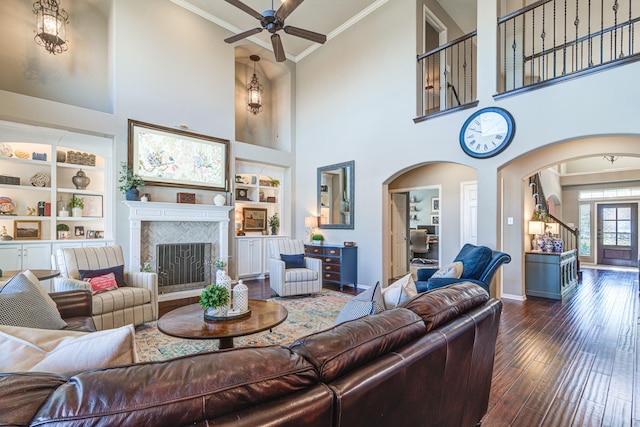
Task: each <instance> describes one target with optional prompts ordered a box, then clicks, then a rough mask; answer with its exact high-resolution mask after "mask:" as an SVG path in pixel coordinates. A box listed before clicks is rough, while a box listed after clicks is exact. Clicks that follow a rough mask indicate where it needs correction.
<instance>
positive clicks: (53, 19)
mask: <svg viewBox="0 0 640 427" xmlns="http://www.w3.org/2000/svg"><path fill="white" fill-rule="evenodd" d="M33 13H35V14H36V36H35V38H34V39H35V42H36V43H37V44H38V45H40V46H43V47H44V48H45V49H46V50H47V52H49V53H51V54H53V55H55V54H58V53H62V52H64V51H66V50H67V49H68V48H69V47H68V46H67V41H66V35H67V32H66V24H67V22H69V15H68V14H67V12H66V11H65V10H64V9H62V8H61V7H60V3H59V2H58V0H38V1H36V2H35V3H33Z"/></svg>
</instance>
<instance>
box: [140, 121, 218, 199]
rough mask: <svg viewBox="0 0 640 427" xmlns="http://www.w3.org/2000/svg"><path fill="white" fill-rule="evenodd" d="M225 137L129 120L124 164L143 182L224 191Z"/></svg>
mask: <svg viewBox="0 0 640 427" xmlns="http://www.w3.org/2000/svg"><path fill="white" fill-rule="evenodd" d="M229 147H230V142H229V140H227V139H221V138H216V137H213V136H207V135H200V134H197V133H193V132H188V131H186V130H183V129H174V128H169V127H164V126H158V125H152V124H149V123H143V122H139V121H136V120H131V119H129V147H128V148H129V150H128V151H129V152H128V163H129V167H130V168H131V170H132V171H133V173H134V174H137V175H139V176H140V177H141V178H142V179H143V180H144V183H145V184H146V185H157V186H164V187H180V188H199V189H202V190H214V191H225V192H226V191H228V188H229V151H230V148H229Z"/></svg>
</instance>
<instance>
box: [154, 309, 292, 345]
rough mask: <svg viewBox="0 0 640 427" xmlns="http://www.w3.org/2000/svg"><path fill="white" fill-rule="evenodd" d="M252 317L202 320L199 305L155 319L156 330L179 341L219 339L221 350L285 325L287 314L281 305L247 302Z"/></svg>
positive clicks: (201, 311) (176, 310)
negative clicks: (235, 340) (237, 339)
mask: <svg viewBox="0 0 640 427" xmlns="http://www.w3.org/2000/svg"><path fill="white" fill-rule="evenodd" d="M249 308H250V309H251V314H250V315H249V316H246V317H241V318H238V319H231V320H205V318H204V310H203V309H202V307H201V306H200V304H191V305H187V306H184V307H180V308H176V309H175V310H172V311H170V312H168V313H167V314H165V315H164V316H162V317H161V318H160V319H159V320H158V330H160V331H161V332H163V333H165V334H167V335H172V336H174V337H180V338H192V339H219V340H220V348H221V349H223V348H232V347H233V338H234V337H240V336H244V335H250V334H255V333H256V332H262V331H265V330H267V329H271V328H273V327H274V326H277V325H279V324H280V323H282V322H284V321H285V320H286V319H287V316H288V315H289V312H288V311H287V309H286V308H284V306H282V305H280V304H278V303H275V302H270V301H261V300H255V299H250V300H249Z"/></svg>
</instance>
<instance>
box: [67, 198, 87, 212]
mask: <svg viewBox="0 0 640 427" xmlns="http://www.w3.org/2000/svg"><path fill="white" fill-rule="evenodd" d="M69 208H70V209H73V208H80V209H84V199H81V198H79V197H76V196H73V197H72V198H71V200H69Z"/></svg>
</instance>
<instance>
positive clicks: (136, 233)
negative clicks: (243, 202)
mask: <svg viewBox="0 0 640 427" xmlns="http://www.w3.org/2000/svg"><path fill="white" fill-rule="evenodd" d="M123 203H124V204H125V205H126V206H127V207H128V208H129V265H130V266H131V268H135V267H134V266H140V265H141V261H140V249H141V243H142V239H141V237H142V236H141V230H142V222H145V221H150V222H156V221H189V222H217V223H219V226H218V229H219V242H220V248H219V254H220V258H222V259H223V260H224V261H225V262H228V259H229V211H231V210H232V209H233V206H214V205H197V204H188V203H165V202H134V201H129V200H125V201H123Z"/></svg>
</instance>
